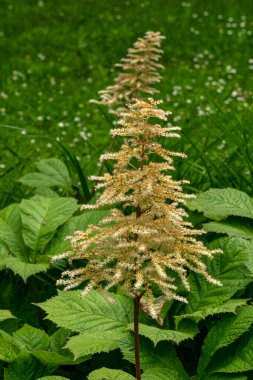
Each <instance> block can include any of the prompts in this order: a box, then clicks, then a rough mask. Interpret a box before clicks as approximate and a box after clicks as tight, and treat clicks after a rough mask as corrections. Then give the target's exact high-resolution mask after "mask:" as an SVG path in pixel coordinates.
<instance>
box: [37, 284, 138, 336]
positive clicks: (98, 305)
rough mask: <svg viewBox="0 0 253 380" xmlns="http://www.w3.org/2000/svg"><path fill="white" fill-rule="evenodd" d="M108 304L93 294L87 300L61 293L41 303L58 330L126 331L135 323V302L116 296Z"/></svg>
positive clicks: (102, 298) (78, 295) (76, 293)
mask: <svg viewBox="0 0 253 380" xmlns="http://www.w3.org/2000/svg"><path fill="white" fill-rule="evenodd" d="M111 296H112V297H113V298H114V302H113V303H109V302H108V300H106V299H105V298H104V297H103V295H101V294H100V293H99V292H96V291H92V292H90V293H89V294H88V295H87V296H86V297H83V298H82V297H81V296H80V291H78V290H76V291H69V292H59V295H58V296H56V297H53V298H51V299H49V300H47V301H46V302H44V303H40V304H39V306H40V307H41V308H42V309H43V310H45V311H46V312H47V314H48V317H47V318H49V319H51V320H52V321H53V322H55V323H56V324H57V325H58V326H59V327H68V328H69V329H70V330H72V331H76V332H85V331H87V332H90V333H93V332H94V333H95V332H109V331H113V332H116V331H119V332H121V331H125V329H126V326H127V324H128V323H130V322H131V321H132V315H133V306H132V301H131V300H130V299H128V298H126V297H122V296H114V295H113V294H112V295H111Z"/></svg>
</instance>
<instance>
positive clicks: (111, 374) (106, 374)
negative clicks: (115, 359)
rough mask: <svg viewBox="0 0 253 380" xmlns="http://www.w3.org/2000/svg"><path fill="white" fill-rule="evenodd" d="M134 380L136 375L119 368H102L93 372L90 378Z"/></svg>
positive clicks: (94, 379)
mask: <svg viewBox="0 0 253 380" xmlns="http://www.w3.org/2000/svg"><path fill="white" fill-rule="evenodd" d="M101 379H104V380H134V379H135V377H133V376H132V375H129V373H126V372H123V371H121V370H118V369H109V368H105V367H103V368H100V369H96V370H95V371H93V372H91V373H90V374H89V376H88V380H101Z"/></svg>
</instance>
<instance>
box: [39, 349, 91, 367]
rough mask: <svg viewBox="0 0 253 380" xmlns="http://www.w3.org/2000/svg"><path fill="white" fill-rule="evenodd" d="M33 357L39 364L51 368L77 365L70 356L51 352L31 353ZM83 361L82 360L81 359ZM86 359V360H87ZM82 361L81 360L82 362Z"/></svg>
mask: <svg viewBox="0 0 253 380" xmlns="http://www.w3.org/2000/svg"><path fill="white" fill-rule="evenodd" d="M32 354H33V356H35V357H36V358H37V359H39V360H40V361H41V363H43V364H45V365H47V366H50V367H52V368H54V367H59V366H61V365H75V364H78V362H77V361H75V360H74V358H73V357H72V358H71V356H72V355H71V354H70V355H68V356H64V355H61V354H58V353H57V352H52V351H43V350H36V351H33V352H32ZM82 359H83V358H82ZM87 359H88V358H87ZM82 361H83V360H82Z"/></svg>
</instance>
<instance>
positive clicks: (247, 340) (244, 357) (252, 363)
mask: <svg viewBox="0 0 253 380" xmlns="http://www.w3.org/2000/svg"><path fill="white" fill-rule="evenodd" d="M251 370H253V329H251V331H250V332H249V333H247V334H244V335H243V336H242V337H241V338H240V339H238V340H237V341H236V342H235V344H233V347H229V349H225V350H224V351H222V352H220V353H217V355H215V358H214V360H213V361H212V363H211V365H210V373H211V372H225V373H237V372H246V371H251Z"/></svg>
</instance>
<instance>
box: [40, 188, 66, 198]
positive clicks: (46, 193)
mask: <svg viewBox="0 0 253 380" xmlns="http://www.w3.org/2000/svg"><path fill="white" fill-rule="evenodd" d="M34 193H35V194H36V195H40V196H41V197H45V198H59V197H60V195H59V194H58V193H57V192H56V191H54V190H52V189H50V188H49V187H38V188H37V189H35V191H34Z"/></svg>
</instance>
